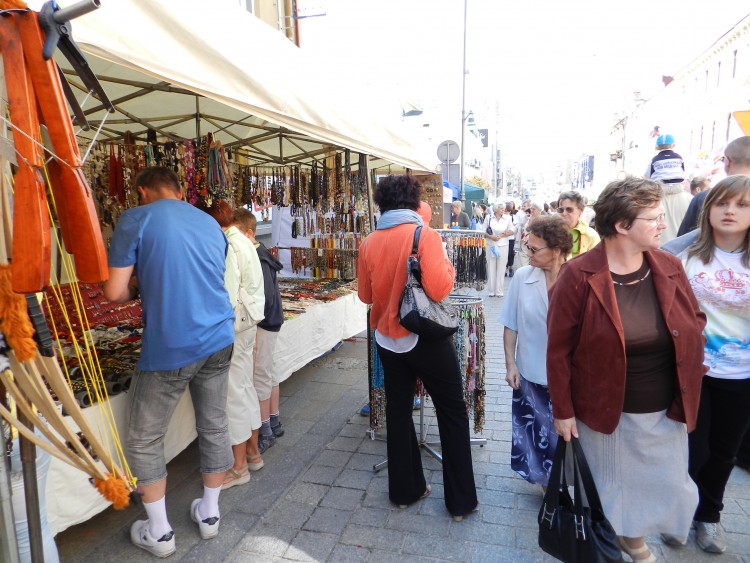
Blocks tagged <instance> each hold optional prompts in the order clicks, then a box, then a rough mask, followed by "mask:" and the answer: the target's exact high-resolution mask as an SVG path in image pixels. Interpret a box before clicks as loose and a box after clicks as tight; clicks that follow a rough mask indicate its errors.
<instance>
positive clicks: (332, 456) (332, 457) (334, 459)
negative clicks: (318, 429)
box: [315, 450, 352, 468]
mask: <svg viewBox="0 0 750 563" xmlns="http://www.w3.org/2000/svg"><path fill="white" fill-rule="evenodd" d="M351 457H352V453H351V452H344V451H341V450H323V451H322V452H320V455H319V456H318V457H317V458H316V459H315V463H316V464H317V465H327V466H329V467H338V468H342V467H344V466H345V465H346V464H347V463H348V462H349V458H351Z"/></svg>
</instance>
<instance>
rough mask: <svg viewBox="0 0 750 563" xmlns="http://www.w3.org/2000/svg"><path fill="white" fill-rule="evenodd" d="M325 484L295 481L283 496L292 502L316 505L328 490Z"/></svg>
mask: <svg viewBox="0 0 750 563" xmlns="http://www.w3.org/2000/svg"><path fill="white" fill-rule="evenodd" d="M328 489H329V487H327V486H326V485H316V484H315V483H296V484H295V485H294V486H293V487H292V488H291V489H290V490H289V492H288V493H287V494H286V496H285V497H284V498H285V499H286V500H290V501H292V502H301V503H304V504H313V505H317V504H318V503H319V502H320V501H321V499H322V498H323V497H324V496H325V495H326V493H327V492H328Z"/></svg>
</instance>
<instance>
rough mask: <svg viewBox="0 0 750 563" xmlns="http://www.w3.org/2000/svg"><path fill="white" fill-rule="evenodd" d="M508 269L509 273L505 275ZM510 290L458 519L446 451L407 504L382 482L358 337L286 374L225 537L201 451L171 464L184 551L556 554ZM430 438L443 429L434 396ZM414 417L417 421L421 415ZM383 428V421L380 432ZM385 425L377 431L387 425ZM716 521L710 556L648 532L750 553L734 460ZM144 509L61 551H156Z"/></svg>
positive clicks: (240, 554) (308, 557)
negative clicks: (520, 437) (507, 344)
mask: <svg viewBox="0 0 750 563" xmlns="http://www.w3.org/2000/svg"><path fill="white" fill-rule="evenodd" d="M507 281H508V280H506V283H507ZM501 303H502V299H499V298H489V299H485V314H486V319H487V330H486V339H487V340H486V349H487V358H486V361H487V398H486V424H485V428H484V433H483V434H482V436H481V437H483V438H486V439H487V445H486V446H484V447H474V448H472V456H473V460H474V472H475V476H476V483H477V487H478V489H479V491H478V494H479V500H480V506H479V510H478V511H477V512H475V513H473V514H471V515H469V516H468V517H466V518H465V519H464V521H463V522H454V521H453V520H452V519H451V518H450V515H449V514H448V512H447V511H446V509H445V505H444V503H443V490H442V472H441V470H440V464H439V463H438V462H437V461H436V460H435V459H434V458H432V457H431V456H430V455H429V454H427V452H424V455H423V463H424V467H425V473H426V476H427V481H428V483H430V484H431V485H432V494H431V495H430V497H429V498H427V499H426V500H424V501H421V502H417V503H415V504H414V505H412V506H410V507H408V508H407V509H404V510H401V509H399V508H397V507H396V506H394V505H392V504H391V503H390V502H389V500H388V495H387V479H386V471H385V470H383V471H381V472H374V471H373V465H374V464H376V463H378V462H380V461H382V460H383V459H384V458H385V442H383V441H382V440H380V439H376V440H372V439H370V437H369V436H368V435H367V429H368V421H367V419H366V418H364V417H361V416H359V415H358V410H359V408H360V407H361V406H362V404H363V403H364V402H365V401H366V397H367V382H366V372H367V357H366V354H367V347H366V344H365V342H364V341H363V340H362V339H361V338H360V339H355V341H350V342H346V343H345V345H344V346H342V347H341V349H339V350H338V351H337V352H336V353H334V354H331V355H329V356H327V357H324V358H320V359H318V360H315V361H314V362H312V363H311V364H310V365H308V366H306V367H305V368H304V369H302V370H300V372H298V373H297V374H295V375H294V376H293V377H292V378H290V379H289V380H288V381H287V382H285V383H283V384H282V388H281V390H282V395H283V403H282V407H281V413H282V419H283V421H284V426H285V428H286V430H287V433H286V435H285V436H284V437H282V438H281V439H280V440H279V441H278V442H277V445H276V446H274V447H273V448H271V449H270V450H268V452H266V454H265V456H264V459H265V461H266V467H265V468H264V469H262V470H261V471H260V472H258V473H254V474H253V478H252V479H251V482H250V483H249V484H248V485H246V486H242V487H235V488H233V489H230V490H228V491H225V492H224V493H222V496H221V509H222V527H221V532H220V534H219V537H218V538H217V539H214V540H210V541H201V540H200V539H199V536H198V532H197V528H196V527H195V525H194V524H193V523H192V522H190V520H189V517H188V515H187V514H188V507H189V504H190V501H191V500H192V499H193V498H196V497H198V496H200V494H201V489H200V481H199V478H198V475H197V473H196V470H195V468H196V466H197V450H196V448H195V445H192V446H191V447H190V448H188V450H186V452H184V453H183V454H181V455H180V456H179V457H178V458H177V459H176V460H175V461H174V462H173V463H172V464H170V467H169V469H170V476H169V478H170V490H169V491H168V496H167V505H168V511H169V515H170V521H171V523H172V525H173V527H174V528H175V536H176V539H177V553H176V554H175V555H174V556H172V558H171V559H173V560H180V561H217V562H218V561H233V562H248V563H259V562H274V561H321V562H322V561H330V562H347V561H367V562H388V561H394V562H396V561H398V562H403V561H409V562H427V561H430V562H437V561H471V562H475V561H476V562H485V561H486V562H506V561H507V562H514V563H515V562H531V561H553V559H551V558H550V557H548V556H547V555H545V554H544V553H543V552H542V551H541V550H540V549H539V548H538V547H537V523H536V515H537V511H538V509H539V505H540V502H541V499H542V494H541V489H540V488H539V487H536V486H533V485H530V484H528V483H527V482H526V481H524V480H523V479H521V478H520V477H518V476H517V475H516V474H515V473H514V472H513V471H512V470H511V469H510V465H509V451H510V445H511V435H510V434H511V432H510V403H511V399H510V398H511V392H510V388H509V387H507V385H505V380H504V377H505V362H504V357H503V350H502V329H501V327H500V326H499V324H498V322H497V316H498V314H499V311H500V306H501ZM425 412H426V413H427V414H428V415H430V416H427V417H426V421H427V423H428V424H429V427H428V441H437V427H436V424H435V420H434V416H432V414H433V411H432V409H431V408H430V403H429V401H428V402H427V407H426V409H425ZM415 420H417V418H416V416H415ZM381 434H384V432H383V433H381ZM380 437H381V438H382V436H380ZM725 502H726V507H725V509H724V513H723V516H722V524H723V526H724V529H725V531H726V536H727V543H728V545H729V548H728V550H727V553H725V554H723V555H720V556H717V555H708V554H705V553H703V552H702V551H700V549H698V548H697V547H696V545H695V543H694V541H693V539H692V537H691V539H690V542H689V543H688V545H687V546H686V547H684V548H680V549H673V548H669V547H667V546H665V545H663V544H662V543H661V542H660V540H659V539H658V538H656V537H653V538H648V540H649V545H650V547H651V548H652V551H653V552H654V554H655V555H656V556H657V558H658V560H659V561H663V562H673V561H674V562H677V561H679V562H693V561H712V562H717V563H720V562H726V561H743V562H745V563H750V473H747V472H745V471H742V470H739V469H736V470H735V471H734V473H733V475H732V478H731V480H730V483H729V486H728V489H727V495H726V501H725ZM137 518H143V516H142V511H141V510H138V509H135V508H131V509H128V510H127V511H125V512H124V513H123V512H120V513H117V512H114V511H111V510H110V511H106V512H104V513H103V514H101V515H99V516H97V517H95V518H93V519H92V520H91V521H90V522H87V523H84V524H81V525H79V526H76V527H75V528H73V529H71V530H68V531H66V532H64V533H63V534H60V535H59V536H58V538H57V539H58V545H59V546H60V553H61V558H62V561H64V562H65V561H83V560H86V561H117V562H121V561H150V560H152V558H151V556H149V555H148V554H146V553H144V552H141V551H139V550H137V549H136V548H134V547H132V546H131V545H130V544H129V540H128V536H127V530H128V529H129V525H130V523H131V522H132V521H133V520H135V519H137Z"/></svg>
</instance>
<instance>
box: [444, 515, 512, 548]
mask: <svg viewBox="0 0 750 563" xmlns="http://www.w3.org/2000/svg"><path fill="white" fill-rule="evenodd" d="M448 535H449V536H450V537H452V538H455V539H457V540H463V541H471V542H480V543H488V544H492V545H500V546H506V547H512V546H513V545H514V544H515V535H514V533H513V528H512V527H510V526H501V525H498V524H488V523H486V522H478V521H470V520H468V519H467V520H466V521H464V522H452V523H451V526H450V529H449V530H448Z"/></svg>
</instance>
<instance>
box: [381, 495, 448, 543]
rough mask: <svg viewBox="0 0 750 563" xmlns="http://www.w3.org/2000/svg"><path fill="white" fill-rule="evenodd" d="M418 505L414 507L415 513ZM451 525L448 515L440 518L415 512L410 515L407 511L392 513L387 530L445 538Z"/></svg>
mask: <svg viewBox="0 0 750 563" xmlns="http://www.w3.org/2000/svg"><path fill="white" fill-rule="evenodd" d="M418 504H419V503H414V505H412V507H414V508H415V511H416V509H417V508H418V507H417V506H416V505H418ZM412 507H410V508H412ZM449 525H450V519H449V518H448V516H447V515H445V516H443V517H439V516H432V515H429V514H416V513H414V512H412V513H409V512H407V511H405V510H397V511H395V512H392V513H391V515H390V516H389V517H388V522H387V523H386V528H392V529H394V530H403V531H406V532H415V533H419V534H423V535H425V536H441V537H443V536H445V535H446V534H447V532H448V526H449Z"/></svg>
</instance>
